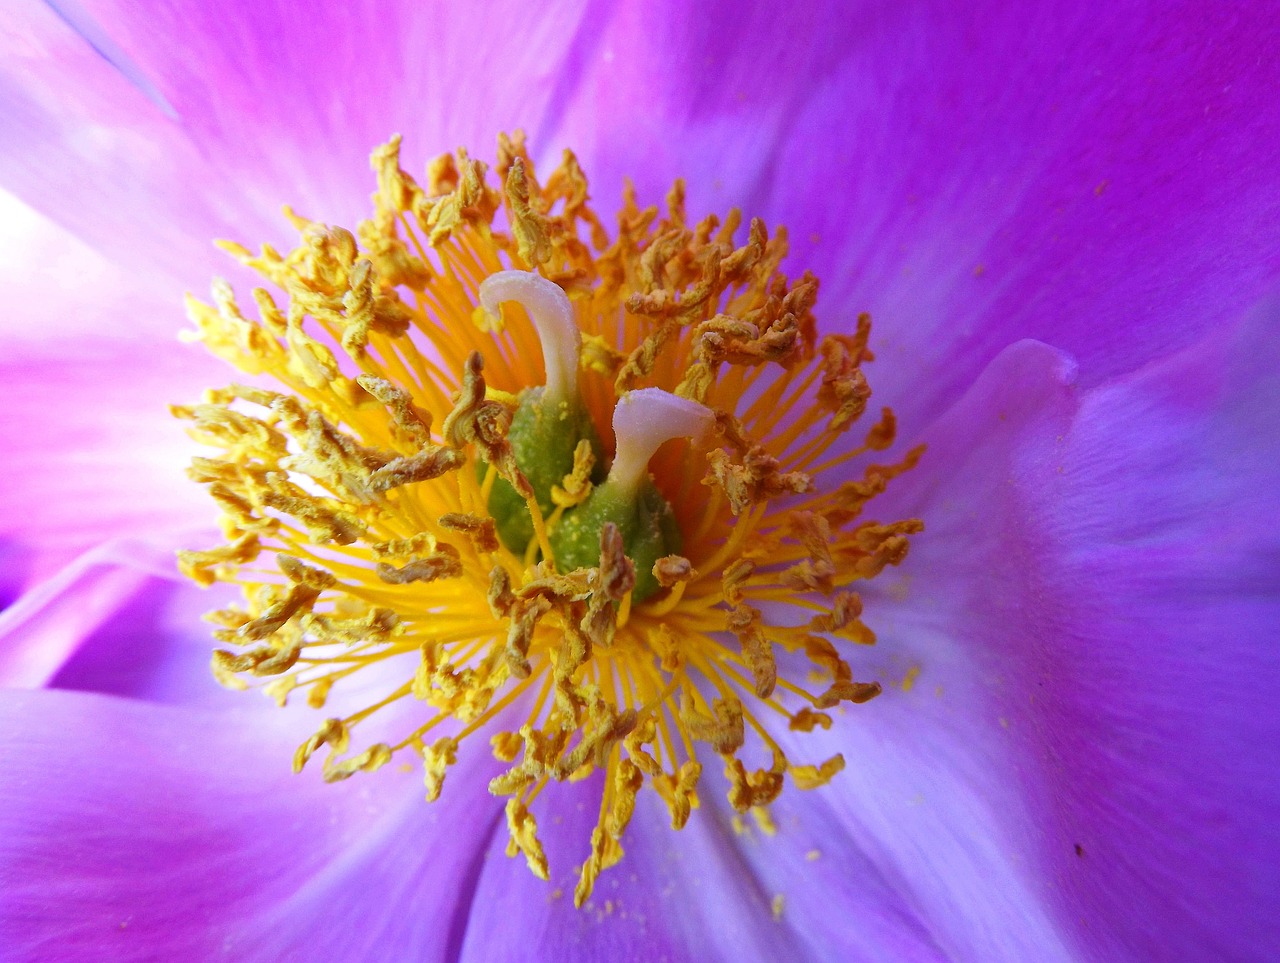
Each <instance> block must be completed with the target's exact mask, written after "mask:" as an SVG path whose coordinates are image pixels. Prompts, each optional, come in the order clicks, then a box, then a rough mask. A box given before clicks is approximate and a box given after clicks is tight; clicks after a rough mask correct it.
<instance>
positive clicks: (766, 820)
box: [751, 806, 778, 836]
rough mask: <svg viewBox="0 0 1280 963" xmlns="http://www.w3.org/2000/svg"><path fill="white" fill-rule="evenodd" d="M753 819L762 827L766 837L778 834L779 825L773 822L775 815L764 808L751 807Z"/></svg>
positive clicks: (761, 829) (761, 830)
mask: <svg viewBox="0 0 1280 963" xmlns="http://www.w3.org/2000/svg"><path fill="white" fill-rule="evenodd" d="M751 818H752V819H754V820H755V821H756V825H757V826H759V827H760V832H762V833H764V834H765V835H766V836H773V835H774V834H776V833H777V832H778V824H777V823H775V822H774V821H773V814H772V813H770V812H769V810H767V809H765V808H764V807H763V806H753V807H751Z"/></svg>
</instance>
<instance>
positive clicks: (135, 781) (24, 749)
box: [0, 691, 500, 961]
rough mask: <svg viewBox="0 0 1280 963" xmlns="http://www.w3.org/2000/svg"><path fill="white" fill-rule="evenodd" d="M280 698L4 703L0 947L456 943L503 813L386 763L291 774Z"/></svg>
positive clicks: (79, 954) (358, 947)
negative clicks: (461, 901) (339, 774)
mask: <svg viewBox="0 0 1280 963" xmlns="http://www.w3.org/2000/svg"><path fill="white" fill-rule="evenodd" d="M278 715H279V714H277V713H274V712H269V711H268V712H247V713H242V714H238V713H233V712H218V713H211V712H200V711H197V710H191V709H177V708H166V707H160V706H154V705H144V704H141V703H137V702H132V701H125V700H116V699H111V698H107V697H102V696H90V695H85V694H81V693H65V692H56V691H38V692H18V691H9V692H5V693H3V697H2V698H0V758H3V765H4V767H5V772H6V778H5V780H4V783H3V786H0V866H3V867H4V869H3V875H4V883H5V885H4V887H3V889H2V890H0V942H2V943H3V945H4V946H5V948H6V950H5V952H6V954H8V955H10V956H12V957H13V958H16V959H49V958H52V957H56V958H57V959H59V960H67V961H76V960H101V959H108V958H109V959H139V960H140V959H193V958H194V959H210V958H213V957H216V956H231V957H234V958H236V959H245V960H279V959H315V958H331V959H343V960H378V959H386V958H388V957H391V958H406V957H412V958H413V959H422V960H437V959H440V960H442V959H447V958H449V955H448V954H449V947H450V944H451V943H456V942H457V941H458V940H459V939H460V933H461V931H462V927H463V926H464V924H465V916H459V913H460V909H459V906H458V903H457V894H458V893H459V892H460V891H465V890H466V888H467V886H468V880H469V879H470V878H473V877H474V875H475V873H476V872H477V869H478V865H479V859H480V856H481V853H482V852H483V849H484V847H485V845H486V844H487V840H488V838H489V835H490V833H491V831H492V828H493V825H494V821H495V819H496V818H497V817H498V816H499V815H500V809H499V808H498V806H497V804H496V803H489V804H487V805H484V806H479V807H477V806H476V805H475V799H474V796H473V795H472V793H474V792H475V791H476V789H477V787H483V785H484V780H485V779H486V778H487V777H486V776H485V773H484V772H477V771H475V767H474V765H472V764H471V763H468V762H467V761H465V760H464V761H460V762H459V764H458V766H457V767H456V768H457V772H455V773H452V774H451V776H450V778H451V779H456V781H457V782H458V783H460V785H458V786H456V787H455V788H456V789H459V790H467V789H469V790H470V793H469V792H467V791H461V792H453V793H448V792H446V794H445V798H443V799H442V800H441V801H440V802H439V803H437V804H434V805H431V806H428V805H427V804H426V803H424V802H423V801H422V799H421V798H420V797H421V782H420V779H421V777H420V775H419V774H418V773H417V772H416V771H415V772H412V773H403V772H400V771H399V768H398V767H397V766H396V765H395V764H393V765H391V766H388V767H386V768H384V769H382V770H381V771H379V772H378V773H377V774H375V775H373V776H363V777H357V778H356V779H354V780H352V781H350V782H346V783H342V784H339V785H334V786H325V785H323V784H321V783H320V781H319V779H318V778H315V777H314V773H307V774H304V775H302V776H292V775H291V774H290V773H289V771H288V760H289V758H290V756H291V754H292V749H293V746H294V744H295V741H296V740H295V738H294V734H293V733H292V732H290V731H288V730H289V729H290V728H291V726H281V725H278V724H273V723H274V722H275V720H276V719H277V717H278Z"/></svg>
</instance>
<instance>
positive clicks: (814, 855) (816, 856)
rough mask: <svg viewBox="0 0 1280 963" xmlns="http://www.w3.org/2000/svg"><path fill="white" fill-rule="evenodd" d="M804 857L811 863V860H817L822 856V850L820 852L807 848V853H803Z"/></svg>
mask: <svg viewBox="0 0 1280 963" xmlns="http://www.w3.org/2000/svg"><path fill="white" fill-rule="evenodd" d="M804 858H805V859H807V860H808V861H809V862H811V863H813V862H817V861H818V860H819V859H821V858H822V852H821V850H817V849H811V850H809V851H808V852H807V853H805V854H804Z"/></svg>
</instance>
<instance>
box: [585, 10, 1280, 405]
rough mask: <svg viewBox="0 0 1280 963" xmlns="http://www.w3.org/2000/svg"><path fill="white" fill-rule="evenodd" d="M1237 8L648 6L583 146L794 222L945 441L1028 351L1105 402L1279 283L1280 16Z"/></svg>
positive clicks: (711, 202) (810, 255)
mask: <svg viewBox="0 0 1280 963" xmlns="http://www.w3.org/2000/svg"><path fill="white" fill-rule="evenodd" d="M1216 10H1217V8H1216V7H1214V6H1212V5H1207V4H1194V3H1193V4H1190V5H1185V4H1184V5H1179V6H1171V5H1168V4H1159V3H1139V4H1123V5H1120V4H1113V5H1110V6H1107V7H1106V8H1105V9H1099V8H1097V7H1096V5H1091V4H1079V3H1074V2H1066V0H1059V2H1051V3H1037V4H1035V5H1034V6H1033V7H1028V6H1027V5H1026V4H1018V3H1008V2H978V3H961V4H957V3H950V2H932V3H912V4H903V3H861V4H858V5H856V6H851V5H849V4H841V3H831V4H821V3H819V4H797V5H791V6H789V7H786V8H779V7H777V6H776V5H768V4H761V5H754V6H753V5H749V4H748V5H744V4H742V3H740V2H738V0H724V2H717V3H713V4H711V5H709V6H708V5H706V4H703V5H701V6H700V7H699V16H697V17H692V16H689V15H688V13H687V11H686V9H685V8H684V7H683V6H681V5H679V4H640V5H635V6H634V7H625V8H623V9H622V11H621V12H620V13H619V14H618V16H617V17H616V18H615V20H614V21H613V23H612V24H611V28H610V32H609V34H608V36H607V38H606V41H605V42H604V44H603V45H602V49H603V52H604V56H602V57H601V58H599V59H597V60H595V61H594V62H593V63H592V66H591V70H590V72H589V74H588V75H587V76H586V77H585V78H584V80H583V81H582V86H583V88H584V89H586V90H590V91H591V92H592V96H591V97H590V98H587V97H583V98H581V99H579V100H577V101H575V102H573V103H572V104H571V107H570V110H569V112H568V113H567V115H566V120H565V126H564V134H563V136H564V137H565V139H566V141H568V142H570V143H575V144H579V145H582V149H583V153H584V157H585V161H584V163H586V169H587V170H588V171H593V170H594V171H601V170H607V171H612V170H627V169H629V168H630V169H632V170H634V168H635V166H636V150H637V146H636V145H637V144H641V145H644V147H643V150H644V154H643V155H642V156H643V159H644V161H645V164H644V165H643V168H642V169H641V170H634V172H635V173H636V174H637V175H638V178H639V185H640V187H641V189H642V195H643V196H645V197H648V198H651V199H657V198H659V197H661V192H662V190H663V189H664V187H665V185H666V184H667V183H668V182H669V181H670V180H671V179H672V178H674V177H676V176H688V177H689V179H690V210H691V211H693V212H695V213H697V214H701V213H702V212H704V211H707V210H722V209H723V208H724V207H726V206H728V205H730V204H740V205H742V206H743V207H744V208H745V210H746V212H747V213H748V214H749V215H755V214H758V215H762V216H765V217H766V218H768V219H769V220H770V222H771V223H781V224H785V225H787V226H788V227H789V228H791V238H792V241H793V250H794V251H795V256H794V258H793V263H794V265H795V268H796V269H797V270H799V269H801V268H805V267H811V268H813V269H814V270H815V271H816V273H817V274H818V275H819V276H820V277H821V279H822V282H823V294H822V298H821V300H820V303H819V308H820V312H821V313H822V316H823V317H825V318H826V319H827V322H828V323H829V324H830V325H832V326H833V327H835V328H850V327H852V323H853V320H854V317H855V315H856V313H857V312H858V311H862V310H867V311H870V312H871V313H872V316H873V317H874V318H875V319H876V323H877V328H876V335H875V341H874V347H875V348H876V350H877V353H878V354H879V355H880V356H881V358H882V359H883V360H884V361H885V362H886V363H885V364H884V365H882V366H880V367H879V369H878V372H877V373H876V375H874V376H873V377H874V380H875V384H876V386H877V390H878V391H880V392H881V396H882V397H884V398H885V399H886V400H889V401H891V402H892V403H893V404H895V406H897V408H898V413H899V415H900V417H902V418H903V420H904V423H906V424H924V423H927V421H928V420H930V419H932V418H933V417H937V416H938V415H939V414H941V412H943V411H944V410H945V409H946V406H947V405H948V404H950V402H951V401H953V400H955V399H956V398H958V397H959V395H960V394H961V393H962V392H963V391H964V390H965V389H966V388H967V386H968V385H969V384H971V383H972V381H973V380H974V378H975V377H976V376H977V375H978V373H979V372H981V370H982V369H983V367H984V366H985V365H986V364H987V362H988V361H990V360H991V359H992V358H994V357H995V356H996V354H998V352H999V351H1000V350H1002V349H1003V348H1004V347H1005V346H1006V345H1008V344H1010V343H1012V342H1014V341H1016V340H1018V339H1020V338H1025V337H1031V338H1038V339H1040V340H1043V341H1046V342H1048V343H1052V344H1055V345H1058V346H1060V347H1061V348H1063V349H1064V350H1067V351H1070V352H1071V353H1072V354H1073V355H1075V356H1076V357H1077V358H1078V359H1079V360H1080V363H1081V367H1082V370H1083V371H1084V372H1085V375H1084V377H1085V378H1086V380H1087V382H1088V383H1090V384H1094V383H1097V382H1098V381H1099V380H1101V379H1104V378H1106V377H1108V376H1111V375H1115V374H1118V373H1122V372H1125V371H1128V370H1132V369H1133V368H1134V367H1136V366H1138V365H1140V364H1142V363H1144V362H1145V361H1148V360H1150V359H1152V358H1155V357H1159V356H1161V355H1162V354H1164V353H1165V352H1166V351H1168V350H1169V349H1170V348H1171V347H1172V348H1177V347H1182V346H1186V345H1188V344H1190V343H1192V342H1193V341H1194V340H1196V339H1197V338H1198V337H1200V336H1201V335H1202V334H1203V333H1204V332H1205V331H1207V330H1209V329H1210V328H1211V327H1212V326H1213V325H1215V324H1217V323H1220V322H1224V321H1230V320H1231V319H1233V318H1235V317H1237V316H1238V315H1239V313H1240V312H1241V311H1242V310H1243V309H1245V308H1246V307H1247V306H1249V305H1250V304H1252V303H1253V302H1254V301H1255V300H1256V299H1257V298H1259V297H1260V296H1261V295H1262V293H1263V292H1264V291H1266V290H1268V289H1269V288H1270V286H1271V285H1272V284H1273V283H1274V280H1275V278H1276V277H1277V273H1278V272H1280V254H1277V252H1280V216H1277V215H1278V214H1280V177H1278V176H1277V173H1278V167H1277V160H1276V158H1278V157H1280V106H1278V105H1277V100H1276V97H1275V91H1276V90H1277V89H1280V60H1278V59H1277V58H1276V57H1274V56H1273V55H1272V52H1273V50H1274V48H1275V44H1276V40H1277V20H1276V17H1275V10H1274V7H1273V6H1272V5H1271V4H1268V3H1262V2H1255V3H1246V4H1237V5H1233V7H1232V9H1231V12H1230V14H1229V15H1224V16H1219V15H1217V14H1216V13H1215V11H1216ZM637 99H639V101H640V102H641V103H642V104H643V108H642V109H640V110H635V109H633V107H632V105H633V104H634V103H635V102H636V101H637ZM602 111H603V113H604V115H605V116H611V115H625V116H626V117H627V118H628V121H629V122H628V123H627V124H626V125H623V126H615V125H601V124H600V123H599V117H600V115H601V112H602ZM610 189H611V185H608V184H601V183H599V181H597V183H596V193H597V194H601V193H602V192H608V191H609V190H610ZM922 372H927V375H924V376H921V373H922Z"/></svg>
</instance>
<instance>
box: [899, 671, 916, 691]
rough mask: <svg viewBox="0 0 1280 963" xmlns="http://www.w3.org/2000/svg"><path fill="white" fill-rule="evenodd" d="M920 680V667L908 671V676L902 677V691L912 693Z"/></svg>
mask: <svg viewBox="0 0 1280 963" xmlns="http://www.w3.org/2000/svg"><path fill="white" fill-rule="evenodd" d="M918 678H920V666H918V665H913V666H911V667H910V668H909V669H907V674H906V675H904V676H903V677H902V691H903V692H910V691H911V689H912V688H913V687H914V686H915V684H916V679H918Z"/></svg>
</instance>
